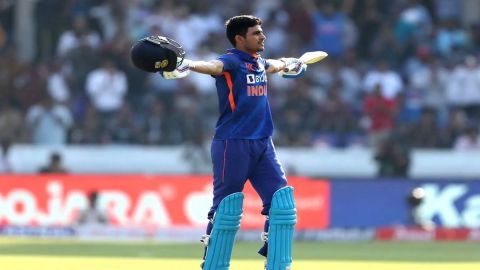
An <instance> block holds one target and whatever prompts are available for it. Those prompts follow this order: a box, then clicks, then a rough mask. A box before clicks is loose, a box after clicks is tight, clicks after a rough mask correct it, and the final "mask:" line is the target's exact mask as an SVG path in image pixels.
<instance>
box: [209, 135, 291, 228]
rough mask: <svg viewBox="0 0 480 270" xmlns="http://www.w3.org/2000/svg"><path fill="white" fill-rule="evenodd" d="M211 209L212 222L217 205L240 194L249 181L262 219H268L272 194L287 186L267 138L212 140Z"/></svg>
mask: <svg viewBox="0 0 480 270" xmlns="http://www.w3.org/2000/svg"><path fill="white" fill-rule="evenodd" d="M211 155H212V161H213V206H212V208H211V209H210V211H209V213H208V218H209V219H212V218H213V215H214V213H215V211H216V209H217V207H218V205H219V204H220V202H221V201H222V200H223V199H224V198H225V197H226V196H228V195H230V194H232V193H235V192H241V191H243V187H244V185H245V183H246V181H247V179H250V183H251V184H252V186H253V188H254V189H255V191H256V192H257V193H258V195H259V196H260V198H261V199H262V203H263V210H262V215H268V213H269V210H270V203H271V200H272V196H273V194H274V193H275V191H277V190H279V189H280V188H283V187H285V186H286V185H287V179H286V177H285V173H284V171H283V169H282V166H281V165H280V162H279V161H278V158H277V154H276V152H275V148H274V146H273V142H272V139H271V137H268V138H264V139H255V140H249V139H228V140H213V141H212V146H211Z"/></svg>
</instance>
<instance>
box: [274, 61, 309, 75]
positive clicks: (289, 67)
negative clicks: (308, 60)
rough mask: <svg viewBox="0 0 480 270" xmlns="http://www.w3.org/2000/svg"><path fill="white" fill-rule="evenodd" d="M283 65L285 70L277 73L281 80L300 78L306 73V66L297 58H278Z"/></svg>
mask: <svg viewBox="0 0 480 270" xmlns="http://www.w3.org/2000/svg"><path fill="white" fill-rule="evenodd" d="M280 61H282V62H284V63H285V68H284V69H283V70H282V71H280V72H279V74H280V75H282V77H283V78H288V79H292V78H300V77H302V76H303V75H304V74H305V72H306V71H307V65H306V64H305V63H303V62H302V61H301V60H300V59H298V58H280Z"/></svg>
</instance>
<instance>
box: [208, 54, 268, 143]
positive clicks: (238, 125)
mask: <svg viewBox="0 0 480 270" xmlns="http://www.w3.org/2000/svg"><path fill="white" fill-rule="evenodd" d="M218 60H220V61H222V62H223V74H222V75H220V76H215V85H216V87H217V94H218V100H219V109H220V117H219V119H218V121H217V125H216V129H215V136H214V139H220V140H222V139H261V138H266V137H269V136H271V135H272V132H273V122H272V114H271V112H270V106H269V104H268V99H267V93H268V91H267V73H266V69H267V68H268V63H267V61H266V60H265V59H263V58H261V57H260V56H253V55H251V54H248V53H246V52H243V51H240V50H237V49H230V50H228V52H227V53H226V54H223V55H221V56H220V57H219V58H218Z"/></svg>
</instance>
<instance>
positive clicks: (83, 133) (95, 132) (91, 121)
mask: <svg viewBox="0 0 480 270" xmlns="http://www.w3.org/2000/svg"><path fill="white" fill-rule="evenodd" d="M104 132H105V133H106V131H104V130H103V129H102V123H101V122H100V117H99V116H98V112H97V110H96V109H95V107H93V106H92V105H90V104H89V105H87V108H86V109H85V114H84V115H83V117H82V118H81V119H79V120H78V121H76V125H75V127H74V128H73V131H72V138H71V139H72V143H80V144H99V143H104V142H107V141H108V138H107V137H108V136H106V134H105V136H103V135H104V134H103V133H104Z"/></svg>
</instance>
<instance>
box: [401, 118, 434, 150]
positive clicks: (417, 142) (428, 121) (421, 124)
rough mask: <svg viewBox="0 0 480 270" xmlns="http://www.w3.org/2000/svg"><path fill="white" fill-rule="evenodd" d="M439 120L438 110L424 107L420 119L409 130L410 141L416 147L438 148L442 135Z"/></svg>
mask: <svg viewBox="0 0 480 270" xmlns="http://www.w3.org/2000/svg"><path fill="white" fill-rule="evenodd" d="M439 134H440V132H439V128H438V122H437V112H436V111H435V109H432V108H423V110H422V113H421V115H420V119H419V120H418V121H416V122H414V123H413V124H412V125H411V126H410V127H409V131H408V135H407V136H408V141H409V143H410V145H411V146H412V147H416V148H438V147H440V146H441V137H440V135H439Z"/></svg>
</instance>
